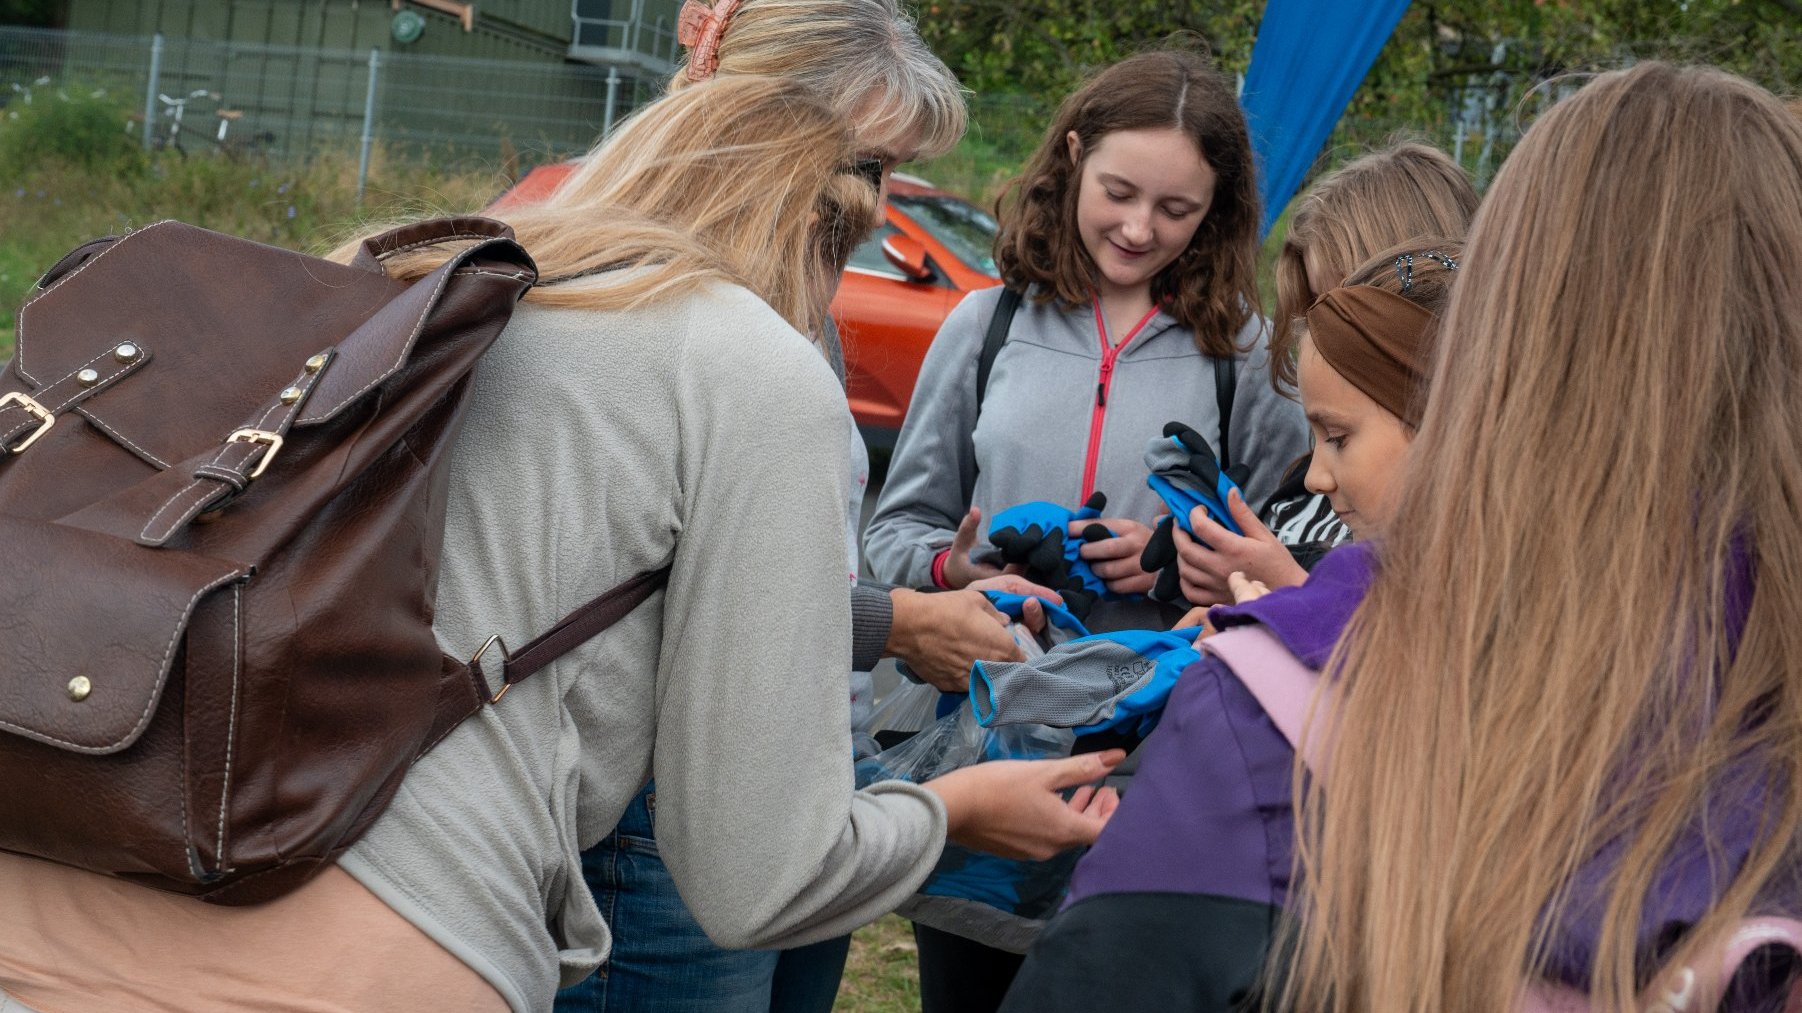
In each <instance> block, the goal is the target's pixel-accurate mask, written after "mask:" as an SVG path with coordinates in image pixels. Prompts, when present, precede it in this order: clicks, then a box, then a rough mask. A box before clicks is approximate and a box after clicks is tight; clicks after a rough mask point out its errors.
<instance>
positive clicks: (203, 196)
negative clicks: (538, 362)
mask: <svg viewBox="0 0 1802 1013" xmlns="http://www.w3.org/2000/svg"><path fill="white" fill-rule="evenodd" d="M3 141H4V137H3V136H0V142H3ZM505 186H506V181H505V180H504V179H503V178H502V177H500V175H499V174H498V173H493V172H481V171H456V170H445V169H441V168H436V167H434V166H432V165H430V164H426V163H420V162H413V161H402V160H398V159H397V160H392V161H390V160H388V159H386V158H381V157H379V156H378V157H377V158H376V159H375V160H374V162H373V168H372V172H371V177H370V184H369V188H368V193H367V196H366V199H365V201H364V204H363V206H362V207H359V206H358V204H357V200H356V162H355V160H354V159H351V158H349V157H341V158H324V159H316V160H314V161H312V162H310V163H307V164H301V165H283V164H271V163H267V162H262V161H243V162H237V161H232V160H229V159H226V158H221V157H213V156H207V155H194V156H191V157H189V158H187V159H182V158H180V157H179V156H176V155H173V154H170V155H166V156H158V157H155V158H145V157H142V156H138V155H136V154H135V153H134V154H133V155H132V156H131V157H128V158H125V159H121V160H119V161H118V162H117V163H115V164H110V165H100V166H89V165H83V164H81V163H79V162H51V161H40V162H38V163H36V164H34V165H32V166H30V167H28V168H26V169H24V170H22V171H11V172H6V173H4V174H0V222H4V223H5V225H4V226H0V356H9V355H11V354H12V344H13V326H14V324H13V317H14V314H15V313H16V312H17V310H18V307H19V304H20V303H21V302H23V301H24V299H25V297H26V295H27V294H28V292H29V290H30V288H31V286H32V284H33V283H34V282H35V281H36V280H37V278H38V277H39V276H40V275H41V274H42V273H43V272H44V270H45V269H47V268H48V267H49V266H50V265H51V264H54V263H55V262H56V261H57V259H58V258H60V257H61V256H62V255H63V254H64V253H66V252H68V251H69V250H70V249H72V248H74V247H75V246H77V245H79V244H80V243H82V242H85V241H86V240H88V239H92V238H95V237H97V236H107V235H119V234H122V233H124V232H127V231H129V230H131V229H134V228H141V227H143V226H145V225H149V224H151V223H153V222H157V221H161V220H163V219H166V218H174V219H179V220H181V221H184V222H187V223H189V224H191V225H198V226H201V227H202V228H208V229H213V230H216V231H219V232H225V233H229V234H231V235H236V236H242V237H244V238H247V239H254V240H256V241H258V242H263V243H269V244H271V245H273V246H281V247H285V248H288V249H296V250H306V251H308V252H314V253H317V252H321V251H322V250H325V249H328V248H330V247H331V246H332V245H334V244H335V243H336V242H337V241H338V240H340V239H342V238H343V237H344V236H346V235H348V234H350V233H351V232H353V231H354V230H355V229H357V228H358V227H359V226H360V225H362V224H365V223H368V222H371V221H380V220H387V219H391V218H398V217H404V216H409V215H417V214H423V213H432V212H450V211H468V210H470V209H472V208H479V207H481V206H483V205H484V204H486V203H487V202H488V201H490V200H492V199H493V198H494V197H495V196H496V195H498V194H499V193H500V192H501V191H502V190H503V189H504V188H505Z"/></svg>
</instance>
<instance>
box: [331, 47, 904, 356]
mask: <svg viewBox="0 0 1802 1013" xmlns="http://www.w3.org/2000/svg"><path fill="white" fill-rule="evenodd" d="M851 158H852V145H851V139H850V136H849V133H848V131H847V129H846V127H845V124H844V121H843V119H842V118H841V117H840V116H839V115H837V114H836V113H835V112H834V111H833V110H832V109H831V108H830V107H828V106H827V105H826V104H825V103H824V102H823V101H821V100H820V99H819V98H817V97H816V96H815V95H814V93H813V92H812V90H810V89H808V88H807V87H806V86H805V85H803V84H801V83H799V82H796V81H792V80H785V79H773V78H758V77H734V78H723V79H721V80H718V81H712V82H708V83H706V84H703V85H697V86H695V87H693V88H687V89H683V90H682V91H680V92H677V93H675V94H672V95H668V96H665V97H664V98H661V99H658V100H657V101H655V102H653V103H651V104H650V105H647V106H645V107H644V108H643V109H642V110H640V111H639V112H638V113H637V114H635V115H634V116H633V117H632V118H631V119H629V120H627V121H626V123H625V124H624V125H622V126H621V127H620V129H619V130H617V131H615V132H614V133H613V135H612V136H611V137H609V138H608V139H606V140H605V141H603V142H602V143H601V145H600V146H599V147H597V148H596V149H595V150H594V151H593V152H591V153H590V154H589V157H588V158H587V159H586V160H585V161H583V163H582V164H581V166H580V167H579V168H577V169H576V170H575V172H573V173H572V174H571V175H570V177H569V178H568V179H566V180H565V181H564V182H563V183H562V184H561V185H560V186H558V187H557V189H556V190H555V191H554V192H552V194H551V195H550V196H549V197H548V198H546V199H545V200H543V201H541V202H538V203H532V204H515V205H510V206H507V207H503V208H499V209H495V210H491V211H489V212H487V214H488V215H489V217H492V218H497V219H499V220H501V221H504V222H506V223H507V224H509V225H511V226H512V227H513V231H514V234H515V236H516V237H517V238H518V240H519V242H520V244H521V245H523V246H524V247H525V248H526V251H527V252H528V253H530V254H531V255H532V257H533V259H534V260H535V261H537V263H538V270H539V276H540V278H541V279H544V280H555V279H570V278H575V279H577V280H574V281H567V282H565V283H562V284H551V285H540V286H539V287H536V288H533V289H532V290H531V291H530V292H529V293H527V295H526V298H527V299H529V300H531V301H533V302H536V303H541V304H544V305H550V306H572V307H586V308H594V309H619V308H624V307H629V306H633V305H639V304H642V303H645V302H648V301H652V300H657V299H664V298H672V297H675V296H678V295H681V294H685V293H688V292H691V291H693V290H694V289H695V288H697V287H698V286H700V285H701V284H703V283H705V282H707V281H726V282H730V283H733V284H737V285H742V286H743V287H745V288H747V289H749V290H750V291H751V292H753V293H755V294H756V295H757V296H758V297H759V298H761V299H762V300H763V301H764V302H766V303H768V304H769V305H770V307H771V308H772V309H774V310H775V311H776V312H777V313H779V314H781V315H782V317H783V318H784V319H785V320H787V321H788V322H789V323H790V324H791V325H793V326H794V327H795V329H796V330H799V331H801V332H802V333H803V334H815V333H817V332H818V329H819V326H820V323H821V321H822V320H823V318H824V317H825V315H826V302H827V299H828V298H829V296H830V293H831V291H832V289H833V287H834V285H835V284H836V279H837V276H838V273H839V272H840V271H841V270H843V268H844V262H845V259H846V258H847V257H848V256H849V254H850V251H851V249H852V248H854V247H855V246H856V244H857V242H858V241H859V240H860V239H861V238H862V237H863V236H865V235H867V234H868V232H869V230H870V229H871V228H872V227H874V225H875V214H876V201H877V193H876V189H875V188H874V187H873V186H871V185H870V183H869V182H868V181H866V180H864V179H863V178H861V177H859V176H857V175H855V174H853V173H848V172H845V171H843V169H844V168H845V166H846V165H847V164H848V162H849V161H850V159H851ZM355 249H356V242H355V241H353V242H352V243H350V244H347V245H346V246H345V247H343V248H341V249H340V250H339V251H338V253H336V254H334V256H335V257H337V258H338V259H342V260H348V259H349V257H350V255H351V254H352V253H354V251H355ZM448 255H449V254H448V252H447V251H446V250H445V249H443V248H441V247H440V248H430V249H425V250H418V251H413V252H410V253H406V254H401V255H397V256H395V257H392V258H390V259H389V260H388V261H387V266H388V270H389V272H390V273H391V274H394V275H396V276H397V277H420V276H423V275H425V274H427V273H429V272H430V271H431V270H432V269H433V268H435V267H437V266H438V265H439V264H442V263H443V262H444V261H445V259H446V258H447V257H448ZM621 267H638V268H641V269H640V270H637V271H630V272H618V271H612V270H609V269H611V268H621ZM587 275H592V277H583V276H587Z"/></svg>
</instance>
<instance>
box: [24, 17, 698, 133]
mask: <svg viewBox="0 0 1802 1013" xmlns="http://www.w3.org/2000/svg"><path fill="white" fill-rule="evenodd" d="M632 74H633V70H632V68H629V67H617V68H615V67H606V66H590V65H584V64H574V63H556V62H548V61H547V62H544V63H525V62H514V61H500V60H479V59H462V58H456V57H444V56H423V55H417V54H408V53H393V52H388V51H381V50H368V51H364V52H354V51H345V50H330V49H305V48H297V47H290V46H274V45H258V44H245V43H237V42H217V41H208V40H198V39H176V38H167V37H163V36H154V37H135V36H119V35H104V34H98V33H91V32H67V31H52V30H44V29H28V28H0V104H4V103H9V102H27V101H31V100H32V97H33V94H34V91H35V92H40V93H41V92H44V91H46V90H57V89H64V90H73V89H80V90H81V91H82V92H84V93H85V94H89V95H92V94H94V93H97V92H103V93H105V94H106V95H107V96H109V97H110V98H111V99H112V100H113V101H116V102H117V103H118V104H119V106H120V109H121V114H122V124H121V128H122V129H126V130H129V131H130V132H132V134H133V135H134V137H136V138H139V139H140V140H141V142H142V143H143V144H144V145H145V146H146V147H157V146H164V145H168V144H176V145H179V146H180V147H181V148H182V150H183V151H184V152H190V151H194V150H206V149H208V148H223V149H224V150H226V151H228V152H231V153H262V154H267V155H272V156H279V157H284V158H306V157H310V156H312V155H316V154H320V153H323V152H326V151H337V152H346V151H356V150H358V149H359V148H361V150H362V151H363V152H365V153H366V152H367V151H368V149H369V147H370V146H371V145H372V144H383V145H386V146H388V147H389V148H391V149H399V150H404V151H411V152H416V153H429V154H430V155H431V156H432V157H434V158H448V159H453V160H455V159H468V160H481V161H483V162H486V163H488V164H494V163H495V162H496V161H497V160H501V159H508V160H511V159H513V158H518V159H520V160H522V161H524V162H525V163H527V164H530V163H534V162H539V161H545V160H549V159H553V158H559V157H564V156H567V155H569V154H572V153H576V152H580V151H583V150H585V149H586V148H588V146H589V145H591V144H592V143H593V142H594V140H595V138H597V137H598V136H600V135H601V134H602V133H603V132H604V131H606V130H607V129H609V128H610V127H611V125H612V123H613V122H614V121H615V120H616V119H618V118H620V117H623V116H624V115H626V113H628V112H629V111H631V110H632V109H633V108H635V107H637V106H638V105H640V104H642V103H643V102H644V101H646V100H647V99H648V98H649V97H650V96H651V95H652V94H653V93H655V92H656V91H657V90H659V89H660V88H661V87H662V82H661V81H648V80H644V79H642V78H634V77H632V76H631V75H632Z"/></svg>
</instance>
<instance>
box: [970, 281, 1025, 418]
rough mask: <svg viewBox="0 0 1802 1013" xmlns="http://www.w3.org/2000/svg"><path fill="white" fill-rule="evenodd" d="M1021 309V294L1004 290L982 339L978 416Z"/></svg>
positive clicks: (977, 375)
mask: <svg viewBox="0 0 1802 1013" xmlns="http://www.w3.org/2000/svg"><path fill="white" fill-rule="evenodd" d="M1019 309H1020V293H1019V292H1017V291H1015V290H1014V289H1012V288H1003V289H1002V290H1001V298H1000V299H999V300H997V301H996V303H995V315H994V316H992V317H990V318H989V329H988V333H986V334H984V335H983V338H982V354H981V355H980V356H979V357H978V358H977V359H976V414H978V415H981V414H982V399H983V397H984V395H986V394H987V393H988V390H989V372H990V371H991V370H993V369H994V368H995V357H996V356H998V355H1000V354H1001V346H1002V345H1004V344H1006V343H1007V332H1008V331H1009V330H1011V329H1012V328H1013V326H1014V314H1015V313H1017V312H1018V311H1019Z"/></svg>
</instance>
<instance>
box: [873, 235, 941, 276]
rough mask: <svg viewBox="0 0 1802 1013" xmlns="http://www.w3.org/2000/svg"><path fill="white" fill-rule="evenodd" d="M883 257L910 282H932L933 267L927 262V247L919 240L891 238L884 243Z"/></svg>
mask: <svg viewBox="0 0 1802 1013" xmlns="http://www.w3.org/2000/svg"><path fill="white" fill-rule="evenodd" d="M882 255H883V256H884V257H887V258H888V262H889V263H891V264H893V265H895V270H897V271H900V272H901V275H902V277H904V278H906V279H907V280H908V281H931V280H932V275H933V271H932V266H931V265H930V264H928V263H927V262H926V247H925V246H924V245H923V244H921V242H920V241H919V240H918V239H915V238H913V237H912V236H902V235H893V236H890V237H888V238H887V239H884V240H883V241H882Z"/></svg>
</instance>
